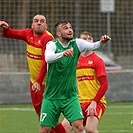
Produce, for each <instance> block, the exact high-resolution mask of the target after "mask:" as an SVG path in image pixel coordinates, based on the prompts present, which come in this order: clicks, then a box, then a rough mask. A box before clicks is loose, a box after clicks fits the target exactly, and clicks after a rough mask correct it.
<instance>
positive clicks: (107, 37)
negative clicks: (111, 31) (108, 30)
mask: <svg viewBox="0 0 133 133" xmlns="http://www.w3.org/2000/svg"><path fill="white" fill-rule="evenodd" d="M109 40H111V38H110V37H109V36H107V35H104V36H101V38H100V41H101V42H102V43H106V42H107V41H109Z"/></svg>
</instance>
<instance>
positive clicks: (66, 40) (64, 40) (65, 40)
mask: <svg viewBox="0 0 133 133" xmlns="http://www.w3.org/2000/svg"><path fill="white" fill-rule="evenodd" d="M58 40H59V41H60V42H61V43H62V44H63V45H67V44H68V43H69V42H70V40H71V39H63V38H58Z"/></svg>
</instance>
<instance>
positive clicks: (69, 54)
mask: <svg viewBox="0 0 133 133" xmlns="http://www.w3.org/2000/svg"><path fill="white" fill-rule="evenodd" d="M73 55H74V52H73V49H67V50H66V51H65V52H64V56H73Z"/></svg>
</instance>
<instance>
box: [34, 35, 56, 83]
mask: <svg viewBox="0 0 133 133" xmlns="http://www.w3.org/2000/svg"><path fill="white" fill-rule="evenodd" d="M53 39H54V37H53V36H48V37H46V40H45V41H46V42H45V46H44V47H43V49H42V65H41V68H40V72H39V75H38V78H37V79H36V82H38V83H39V84H40V85H41V84H42V81H43V78H44V76H45V75H46V72H47V63H46V61H45V57H44V55H45V49H46V44H47V43H48V42H49V41H51V40H53Z"/></svg>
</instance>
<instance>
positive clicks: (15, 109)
mask: <svg viewBox="0 0 133 133" xmlns="http://www.w3.org/2000/svg"><path fill="white" fill-rule="evenodd" d="M0 110H4V111H6V110H7V111H8V110H11V111H35V110H34V109H32V108H0ZM105 114H106V115H122V114H128V115H130V114H133V112H129V113H126V112H125V113H121V112H118V113H117V112H116V113H105Z"/></svg>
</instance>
